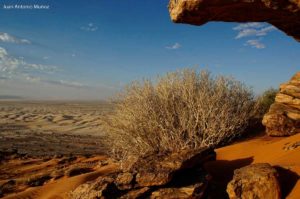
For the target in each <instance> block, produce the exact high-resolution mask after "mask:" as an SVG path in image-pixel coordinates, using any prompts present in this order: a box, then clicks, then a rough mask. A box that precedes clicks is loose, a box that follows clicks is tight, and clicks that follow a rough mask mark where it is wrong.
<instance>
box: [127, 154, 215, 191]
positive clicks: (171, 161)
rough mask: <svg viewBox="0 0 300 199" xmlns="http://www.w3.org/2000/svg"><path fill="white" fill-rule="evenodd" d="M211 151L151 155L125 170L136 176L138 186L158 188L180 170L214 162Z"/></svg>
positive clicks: (143, 157) (145, 156) (138, 160)
mask: <svg viewBox="0 0 300 199" xmlns="http://www.w3.org/2000/svg"><path fill="white" fill-rule="evenodd" d="M215 158H216V153H215V152H214V150H213V149H210V148H202V149H199V150H182V151H179V152H175V153H170V152H166V153H152V154H146V155H144V156H142V157H140V158H138V159H137V161H136V162H135V163H134V164H133V165H132V166H131V167H130V168H125V170H129V171H130V172H131V173H135V174H136V179H135V180H136V182H137V184H138V186H141V187H145V186H160V185H164V184H167V183H168V182H170V181H171V180H172V177H173V175H174V174H175V173H176V172H177V171H180V170H184V169H191V168H197V167H201V165H202V164H203V163H204V162H205V161H207V160H215Z"/></svg>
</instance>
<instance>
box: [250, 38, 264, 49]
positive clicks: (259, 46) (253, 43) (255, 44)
mask: <svg viewBox="0 0 300 199" xmlns="http://www.w3.org/2000/svg"><path fill="white" fill-rule="evenodd" d="M245 45H246V46H251V47H253V48H257V49H263V48H265V47H266V46H265V44H263V43H261V41H259V40H258V39H250V40H248V41H247V42H246V43H245Z"/></svg>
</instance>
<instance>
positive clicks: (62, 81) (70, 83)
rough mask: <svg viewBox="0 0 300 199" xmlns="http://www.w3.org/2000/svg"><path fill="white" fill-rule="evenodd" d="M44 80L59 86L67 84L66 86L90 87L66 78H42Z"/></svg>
mask: <svg viewBox="0 0 300 199" xmlns="http://www.w3.org/2000/svg"><path fill="white" fill-rule="evenodd" d="M41 81H42V82H45V83H48V84H54V85H59V86H66V87H72V88H88V87H89V86H87V85H85V84H82V83H79V82H74V81H66V80H41Z"/></svg>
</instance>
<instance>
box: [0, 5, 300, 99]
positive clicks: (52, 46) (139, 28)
mask: <svg viewBox="0 0 300 199" xmlns="http://www.w3.org/2000/svg"><path fill="white" fill-rule="evenodd" d="M15 4H18V5H33V4H39V5H49V6H50V8H49V9H41V10H38V9H22V10H21V9H4V8H3V6H4V5H15ZM167 4H168V1H167V0H143V1H141V0H125V1H120V0H109V1H107V0H89V1H84V0H48V1H45V0H35V1H33V0H22V1H20V0H19V1H15V0H2V1H1V2H0V6H1V7H0V95H14V96H21V97H24V98H27V99H79V100H81V99H87V100H89V99H93V100H94V99H105V98H107V97H110V96H112V95H113V94H114V93H115V92H117V91H118V90H120V89H121V88H122V87H123V86H124V85H126V84H127V83H129V82H131V81H132V80H140V79H142V78H145V77H146V78H153V77H155V76H157V75H158V74H164V73H166V72H168V71H174V70H177V69H180V68H184V67H194V68H195V67H196V68H198V69H199V70H200V69H207V70H209V71H211V72H212V73H213V74H224V75H232V76H233V77H235V78H236V79H238V80H240V81H243V82H245V83H246V84H247V85H249V86H252V87H253V89H254V91H255V92H256V93H260V92H262V91H263V90H265V89H267V88H269V87H275V88H277V87H278V86H279V84H280V83H282V82H285V81H287V80H288V79H289V78H290V77H291V76H292V75H293V74H294V73H295V72H296V71H299V69H300V56H299V55H300V44H299V43H297V42H296V41H295V40H294V39H293V38H291V37H288V36H286V35H285V34H284V33H282V32H281V31H279V30H277V29H276V28H275V27H273V26H270V25H269V24H265V23H246V24H239V23H221V22H214V23H208V24H206V25H204V26H200V27H199V26H191V25H187V24H174V23H172V22H171V20H170V17H169V13H168V9H167Z"/></svg>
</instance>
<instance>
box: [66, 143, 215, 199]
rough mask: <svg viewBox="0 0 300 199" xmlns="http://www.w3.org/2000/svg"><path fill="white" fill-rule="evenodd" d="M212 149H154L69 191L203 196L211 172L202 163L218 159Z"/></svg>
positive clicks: (80, 196) (83, 197) (92, 197)
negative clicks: (176, 150)
mask: <svg viewBox="0 0 300 199" xmlns="http://www.w3.org/2000/svg"><path fill="white" fill-rule="evenodd" d="M215 158H216V154H215V152H214V151H213V150H212V149H208V148H203V149H199V150H182V151H180V152H176V153H169V152H165V153H151V154H146V155H145V156H142V157H139V158H129V161H134V162H133V163H132V162H131V163H130V164H129V163H128V164H124V165H125V166H127V167H124V168H123V171H121V172H119V173H113V174H109V175H108V176H103V177H100V178H98V179H97V180H96V181H93V182H89V183H86V184H83V185H80V186H79V187H78V188H76V189H75V190H74V191H72V192H71V193H70V197H71V198H74V199H97V198H104V199H105V198H123V199H125V198H130V199H134V198H199V199H200V198H203V197H204V195H205V193H206V191H207V187H208V185H209V182H210V180H211V178H210V176H209V174H208V173H207V172H206V171H205V170H204V169H203V167H202V165H203V164H204V162H206V161H208V160H215Z"/></svg>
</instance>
